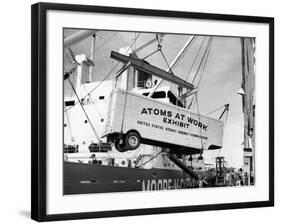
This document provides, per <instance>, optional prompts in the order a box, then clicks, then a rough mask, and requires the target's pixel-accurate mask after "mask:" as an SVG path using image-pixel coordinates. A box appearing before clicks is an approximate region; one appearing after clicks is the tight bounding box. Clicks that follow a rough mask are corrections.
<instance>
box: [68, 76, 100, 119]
mask: <svg viewBox="0 0 281 224" xmlns="http://www.w3.org/2000/svg"><path fill="white" fill-rule="evenodd" d="M76 73H77V72H76ZM73 77H74V76H73ZM76 77H77V78H79V80H80V81H81V83H82V78H81V77H79V76H77V74H76ZM83 88H84V90H85V92H88V90H87V88H86V86H85V85H83ZM84 98H85V97H84ZM84 98H82V99H84ZM88 99H90V101H91V102H92V105H93V106H94V107H95V109H96V111H97V112H98V114H99V116H100V117H102V115H101V112H100V111H99V109H98V108H97V106H96V103H95V102H94V101H93V99H92V97H91V96H89V98H88Z"/></svg>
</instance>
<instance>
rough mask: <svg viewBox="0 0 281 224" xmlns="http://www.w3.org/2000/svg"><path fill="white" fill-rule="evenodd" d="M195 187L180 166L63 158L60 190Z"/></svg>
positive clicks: (124, 190) (120, 190)
mask: <svg viewBox="0 0 281 224" xmlns="http://www.w3.org/2000/svg"><path fill="white" fill-rule="evenodd" d="M194 187H198V182H197V181H196V180H194V179H193V178H190V176H189V175H188V174H186V173H185V172H183V171H182V170H172V169H157V168H151V169H142V168H132V167H116V166H104V165H96V164H85V163H76V162H67V161H66V162H64V194H65V195H68V194H88V193H107V192H128V191H149V190H150V191H151V190H171V189H185V188H194Z"/></svg>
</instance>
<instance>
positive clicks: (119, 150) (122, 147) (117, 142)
mask: <svg viewBox="0 0 281 224" xmlns="http://www.w3.org/2000/svg"><path fill="white" fill-rule="evenodd" d="M114 146H115V148H116V150H117V151H118V152H126V151H128V150H127V149H125V146H124V144H121V145H120V143H119V139H117V140H116V141H115V142H114Z"/></svg>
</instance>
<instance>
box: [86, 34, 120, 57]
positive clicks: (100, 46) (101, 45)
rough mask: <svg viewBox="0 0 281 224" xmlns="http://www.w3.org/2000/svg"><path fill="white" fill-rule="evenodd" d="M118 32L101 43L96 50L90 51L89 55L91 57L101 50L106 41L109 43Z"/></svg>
mask: <svg viewBox="0 0 281 224" xmlns="http://www.w3.org/2000/svg"><path fill="white" fill-rule="evenodd" d="M117 34H118V32H115V33H113V34H112V35H111V36H110V37H109V38H108V39H106V40H105V41H104V42H103V43H102V44H100V45H99V46H98V47H97V49H96V50H95V52H93V53H90V54H89V55H88V56H87V57H91V56H92V55H93V54H94V53H97V52H98V50H100V49H101V48H102V47H103V46H104V45H105V44H106V43H108V42H109V41H110V40H111V39H112V38H113V37H114V36H115V35H117Z"/></svg>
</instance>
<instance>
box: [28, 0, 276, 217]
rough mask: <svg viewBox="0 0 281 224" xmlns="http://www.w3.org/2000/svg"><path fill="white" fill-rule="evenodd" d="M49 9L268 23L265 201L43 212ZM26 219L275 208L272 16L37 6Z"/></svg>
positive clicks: (34, 10)
mask: <svg viewBox="0 0 281 224" xmlns="http://www.w3.org/2000/svg"><path fill="white" fill-rule="evenodd" d="M48 10H58V11H59V10H63V11H69V12H71V11H73V12H74V11H75V12H87V13H111V14H124V15H139V16H153V17H160V16H161V17H167V18H173V17H174V18H175V17H176V18H190V19H204V20H216V21H229V22H253V23H261V24H268V25H269V34H268V35H269V75H270V77H269V133H268V134H269V183H268V185H269V200H267V201H256V202H243V203H226V204H214V205H196V206H177V207H159V208H149V209H132V210H114V211H101V212H85V213H70V214H69V213H68V214H54V215H48V214H47V213H46V203H47V200H46V191H47V189H46V175H47V173H46V144H47V139H46V127H47V119H46V118H47V112H46V111H47V105H46V97H47V93H46V91H47V88H46V69H47V68H46V36H47V33H46V25H47V24H46V22H47V21H46V18H47V17H46V13H47V11H48ZM31 25H32V30H31V37H32V39H31V41H32V42H31V43H32V44H31V61H32V66H31V68H32V69H31V73H32V74H31V86H32V90H31V96H32V99H31V102H32V105H31V121H32V122H31V128H32V133H31V136H32V139H31V143H32V154H31V161H32V164H31V177H32V180H31V218H32V219H34V220H37V221H54V220H70V219H85V218H101V217H116V216H133V215H148V214H161V213H178V212H193V211H207V210H222V209H237V208H254V207H268V206H274V18H270V17H253V16H240V15H224V14H210V13H194V12H183V11H163V10H150V9H136V8H118V7H103V6H89V5H73V4H55V3H37V4H35V5H32V10H31Z"/></svg>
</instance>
